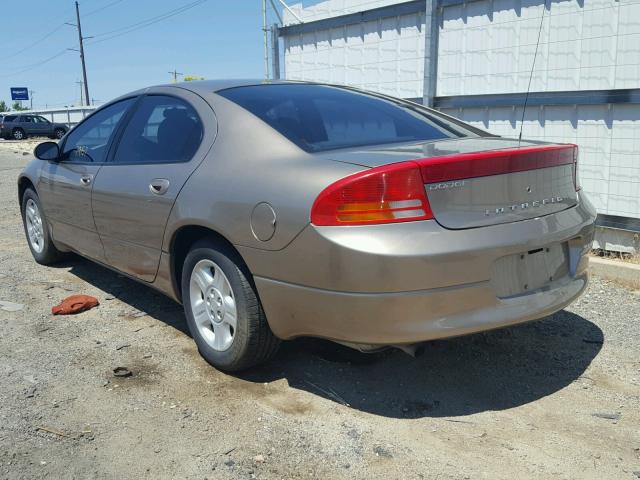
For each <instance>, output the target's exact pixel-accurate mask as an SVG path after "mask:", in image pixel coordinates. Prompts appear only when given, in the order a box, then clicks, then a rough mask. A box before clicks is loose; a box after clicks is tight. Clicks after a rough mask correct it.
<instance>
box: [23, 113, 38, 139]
mask: <svg viewBox="0 0 640 480" xmlns="http://www.w3.org/2000/svg"><path fill="white" fill-rule="evenodd" d="M20 127H21V128H22V129H23V130H24V132H25V133H26V134H27V135H36V134H38V126H37V124H36V123H35V122H34V121H33V117H32V116H31V115H22V116H21V117H20Z"/></svg>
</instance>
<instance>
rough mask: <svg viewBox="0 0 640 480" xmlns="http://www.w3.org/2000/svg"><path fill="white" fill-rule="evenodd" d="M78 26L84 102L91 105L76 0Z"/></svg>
mask: <svg viewBox="0 0 640 480" xmlns="http://www.w3.org/2000/svg"><path fill="white" fill-rule="evenodd" d="M76 21H77V22H78V23H77V24H76V26H77V27H78V39H79V40H80V61H81V62H82V78H83V79H84V103H85V105H89V98H90V97H89V84H88V83H87V66H86V65H85V63H84V45H83V40H84V39H83V38H82V26H81V25H80V7H78V2H76Z"/></svg>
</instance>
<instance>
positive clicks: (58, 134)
mask: <svg viewBox="0 0 640 480" xmlns="http://www.w3.org/2000/svg"><path fill="white" fill-rule="evenodd" d="M65 133H67V132H65V131H64V128H56V129H55V130H54V131H53V136H54V138H57V139H58V140H60V139H61V138H62V137H64V134H65Z"/></svg>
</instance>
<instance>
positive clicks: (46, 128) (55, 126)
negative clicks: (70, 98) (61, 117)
mask: <svg viewBox="0 0 640 480" xmlns="http://www.w3.org/2000/svg"><path fill="white" fill-rule="evenodd" d="M65 133H67V126H66V125H64V124H61V123H52V122H50V121H49V120H47V119H46V118H44V117H41V116H40V115H14V114H11V115H2V114H0V138H5V139H9V138H12V139H14V140H22V139H23V138H26V137H28V136H33V137H49V138H58V139H59V138H62V137H63V136H64V134H65Z"/></svg>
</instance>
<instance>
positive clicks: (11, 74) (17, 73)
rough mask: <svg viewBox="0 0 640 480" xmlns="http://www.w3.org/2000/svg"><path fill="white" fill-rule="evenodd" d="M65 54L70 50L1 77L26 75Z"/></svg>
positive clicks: (62, 51)
mask: <svg viewBox="0 0 640 480" xmlns="http://www.w3.org/2000/svg"><path fill="white" fill-rule="evenodd" d="M65 53H68V50H67V49H66V48H65V49H64V50H61V51H59V52H58V53H56V54H55V55H52V56H50V57H49V58H45V59H44V60H40V61H39V62H36V63H32V64H30V65H25V66H23V67H20V69H19V70H16V71H14V72H11V73H3V74H2V75H0V77H11V76H13V75H19V74H20V73H24V72H28V71H29V70H33V69H34V68H38V67H40V66H41V65H44V64H45V63H48V62H50V61H51V60H53V59H54V58H58V57H61V56H62V55H64V54H65Z"/></svg>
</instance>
